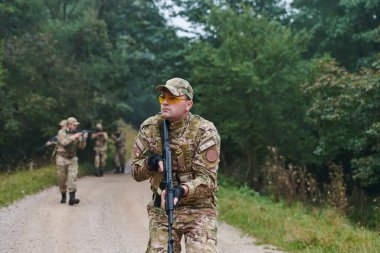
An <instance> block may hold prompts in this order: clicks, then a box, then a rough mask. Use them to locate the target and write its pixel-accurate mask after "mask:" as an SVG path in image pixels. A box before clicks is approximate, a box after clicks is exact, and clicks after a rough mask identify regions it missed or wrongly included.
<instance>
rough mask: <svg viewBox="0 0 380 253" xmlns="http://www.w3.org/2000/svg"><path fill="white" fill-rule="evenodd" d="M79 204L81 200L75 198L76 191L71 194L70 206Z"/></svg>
mask: <svg viewBox="0 0 380 253" xmlns="http://www.w3.org/2000/svg"><path fill="white" fill-rule="evenodd" d="M78 203H79V199H76V198H75V191H73V192H70V199H69V205H70V206H72V205H74V204H78Z"/></svg>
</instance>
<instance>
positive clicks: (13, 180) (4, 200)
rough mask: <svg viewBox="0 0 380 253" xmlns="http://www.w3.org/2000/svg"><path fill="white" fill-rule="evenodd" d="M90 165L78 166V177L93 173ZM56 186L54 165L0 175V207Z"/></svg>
mask: <svg viewBox="0 0 380 253" xmlns="http://www.w3.org/2000/svg"><path fill="white" fill-rule="evenodd" d="M92 170H93V169H92V168H91V166H90V165H82V166H79V172H78V176H83V175H89V174H91V173H93V171H92ZM56 184H57V170H56V167H55V165H49V166H46V167H43V168H40V169H36V170H20V171H17V172H13V173H9V174H0V207H4V206H7V205H10V204H12V203H13V202H15V201H17V200H19V199H22V198H23V197H25V196H27V195H30V194H34V193H37V192H39V191H41V190H43V189H45V188H48V187H51V186H53V185H56ZM57 192H58V188H57Z"/></svg>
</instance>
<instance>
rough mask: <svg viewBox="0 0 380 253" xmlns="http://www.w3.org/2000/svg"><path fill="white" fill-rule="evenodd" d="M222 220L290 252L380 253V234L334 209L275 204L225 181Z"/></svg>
mask: <svg viewBox="0 0 380 253" xmlns="http://www.w3.org/2000/svg"><path fill="white" fill-rule="evenodd" d="M218 197H219V206H220V218H221V220H224V221H225V222H227V223H229V224H232V225H233V226H235V227H238V228H240V229H241V230H242V231H243V232H245V233H247V234H249V235H251V236H253V237H255V238H256V239H258V240H259V243H263V244H268V243H269V244H272V245H276V246H277V247H278V249H281V250H284V251H287V252H320V253H326V252H334V253H339V252H341V253H346V252H358V253H377V252H379V249H380V236H379V232H375V231H371V230H368V229H366V228H364V227H360V226H358V225H354V224H352V223H351V222H350V220H349V219H347V218H346V217H345V216H344V215H342V214H340V213H339V212H337V211H336V210H335V209H333V208H331V207H330V208H328V207H326V208H317V207H311V206H305V205H304V204H301V203H294V204H292V205H289V204H288V203H286V201H274V200H272V199H270V198H268V197H265V196H262V195H261V194H259V193H258V192H255V191H254V190H252V189H250V188H249V187H247V186H241V187H238V186H236V185H233V184H231V183H230V182H227V181H226V180H221V185H220V192H219V194H218Z"/></svg>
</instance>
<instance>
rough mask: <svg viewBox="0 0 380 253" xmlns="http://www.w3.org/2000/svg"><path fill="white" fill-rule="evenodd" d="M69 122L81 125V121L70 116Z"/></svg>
mask: <svg viewBox="0 0 380 253" xmlns="http://www.w3.org/2000/svg"><path fill="white" fill-rule="evenodd" d="M67 124H74V125H79V122H78V121H77V119H76V118H74V117H70V118H68V119H67Z"/></svg>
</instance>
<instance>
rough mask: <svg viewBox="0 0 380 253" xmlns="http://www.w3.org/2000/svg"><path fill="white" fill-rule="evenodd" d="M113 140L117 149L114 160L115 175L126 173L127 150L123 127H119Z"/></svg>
mask: <svg viewBox="0 0 380 253" xmlns="http://www.w3.org/2000/svg"><path fill="white" fill-rule="evenodd" d="M112 139H113V140H114V142H115V147H116V151H115V159H114V161H115V164H116V170H115V171H114V173H124V171H125V157H126V154H127V150H126V148H125V135H124V133H123V127H121V126H119V127H117V129H116V131H115V132H114V133H113V134H112Z"/></svg>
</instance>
